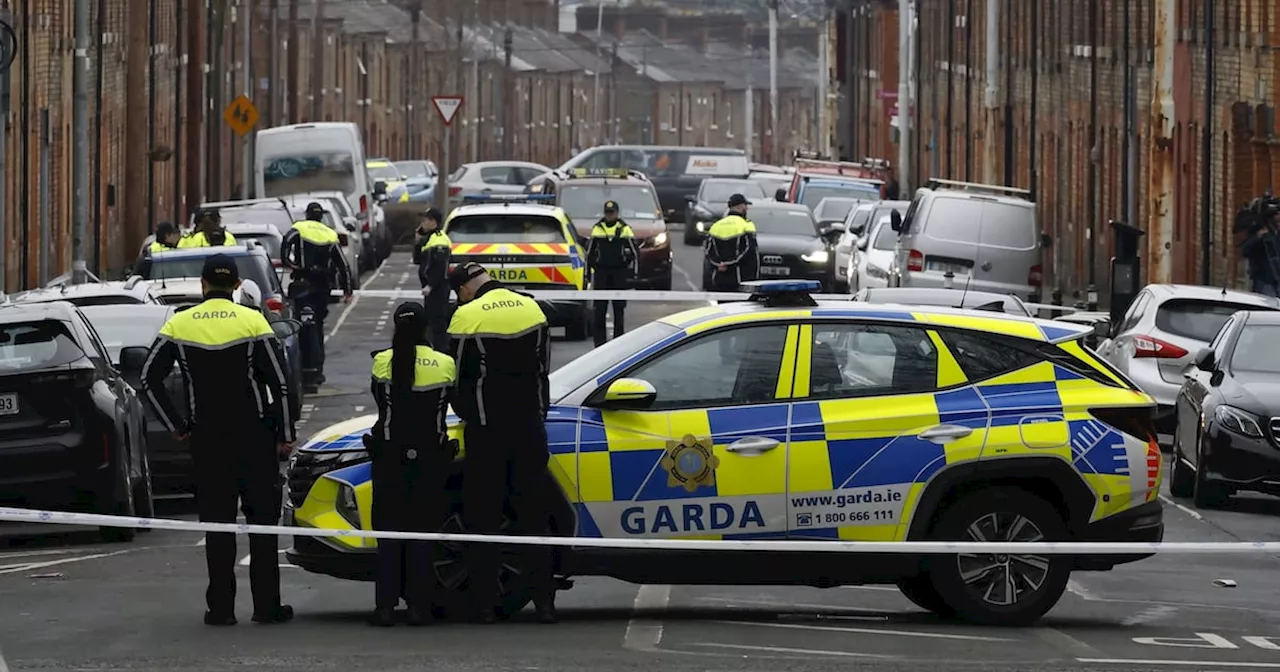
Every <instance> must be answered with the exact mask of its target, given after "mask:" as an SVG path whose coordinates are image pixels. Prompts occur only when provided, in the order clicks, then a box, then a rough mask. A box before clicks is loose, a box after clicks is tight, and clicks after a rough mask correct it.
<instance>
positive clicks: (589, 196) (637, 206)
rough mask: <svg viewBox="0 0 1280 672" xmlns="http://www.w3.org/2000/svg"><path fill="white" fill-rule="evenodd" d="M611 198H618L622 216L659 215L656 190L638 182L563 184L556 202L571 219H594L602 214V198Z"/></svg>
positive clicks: (620, 215) (653, 216) (606, 199)
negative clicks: (633, 183)
mask: <svg viewBox="0 0 1280 672" xmlns="http://www.w3.org/2000/svg"><path fill="white" fill-rule="evenodd" d="M610 200H612V201H617V203H618V209H619V211H620V212H619V213H618V216H619V217H621V218H623V219H635V218H637V217H638V218H643V219H654V218H655V217H658V216H660V215H659V206H658V196H657V194H655V193H653V190H652V189H650V188H649V187H643V186H640V185H606V184H590V185H588V184H566V185H564V186H562V187H560V198H559V203H558V205H559V206H560V207H561V208H562V209H563V210H564V211H565V213H566V214H568V215H569V216H570V217H572V218H573V219H594V218H597V217H600V216H601V215H602V214H604V202H605V201H610Z"/></svg>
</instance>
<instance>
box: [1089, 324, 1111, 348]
mask: <svg viewBox="0 0 1280 672" xmlns="http://www.w3.org/2000/svg"><path fill="white" fill-rule="evenodd" d="M1110 336H1111V324H1110V323H1108V322H1106V321H1105V320H1100V321H1098V322H1094V323H1093V339H1094V342H1095V343H1101V342H1102V340H1103V339H1105V338H1109V337H1110Z"/></svg>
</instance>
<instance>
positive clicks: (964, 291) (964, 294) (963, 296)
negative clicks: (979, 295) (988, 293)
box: [960, 270, 973, 309]
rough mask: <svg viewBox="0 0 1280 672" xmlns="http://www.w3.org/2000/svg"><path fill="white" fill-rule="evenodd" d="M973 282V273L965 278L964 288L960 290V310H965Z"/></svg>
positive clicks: (970, 272)
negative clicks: (965, 301) (965, 303)
mask: <svg viewBox="0 0 1280 672" xmlns="http://www.w3.org/2000/svg"><path fill="white" fill-rule="evenodd" d="M971 282H973V271H972V270H971V271H969V274H968V275H966V276H964V287H963V288H961V290H960V308H961V309H963V308H964V300H965V299H966V298H968V297H969V283H971Z"/></svg>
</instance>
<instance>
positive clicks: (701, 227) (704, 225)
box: [698, 222, 707, 233]
mask: <svg viewBox="0 0 1280 672" xmlns="http://www.w3.org/2000/svg"><path fill="white" fill-rule="evenodd" d="M706 230H707V223H706V222H698V232H699V233H701V232H704V231H706Z"/></svg>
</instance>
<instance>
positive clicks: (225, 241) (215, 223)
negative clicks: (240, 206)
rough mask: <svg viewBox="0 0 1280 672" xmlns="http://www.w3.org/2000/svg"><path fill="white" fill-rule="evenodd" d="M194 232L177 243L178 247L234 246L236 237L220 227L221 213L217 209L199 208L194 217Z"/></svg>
mask: <svg viewBox="0 0 1280 672" xmlns="http://www.w3.org/2000/svg"><path fill="white" fill-rule="evenodd" d="M195 220H196V230H195V232H193V233H192V234H191V235H189V236H187V237H185V238H183V239H182V240H180V241H178V247H179V248H181V249H186V248H189V247H221V246H224V245H235V244H236V237H235V236H233V235H231V234H230V233H228V232H227V230H226V229H224V228H223V227H222V213H220V212H218V210H217V208H200V209H199V210H196V215H195Z"/></svg>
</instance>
